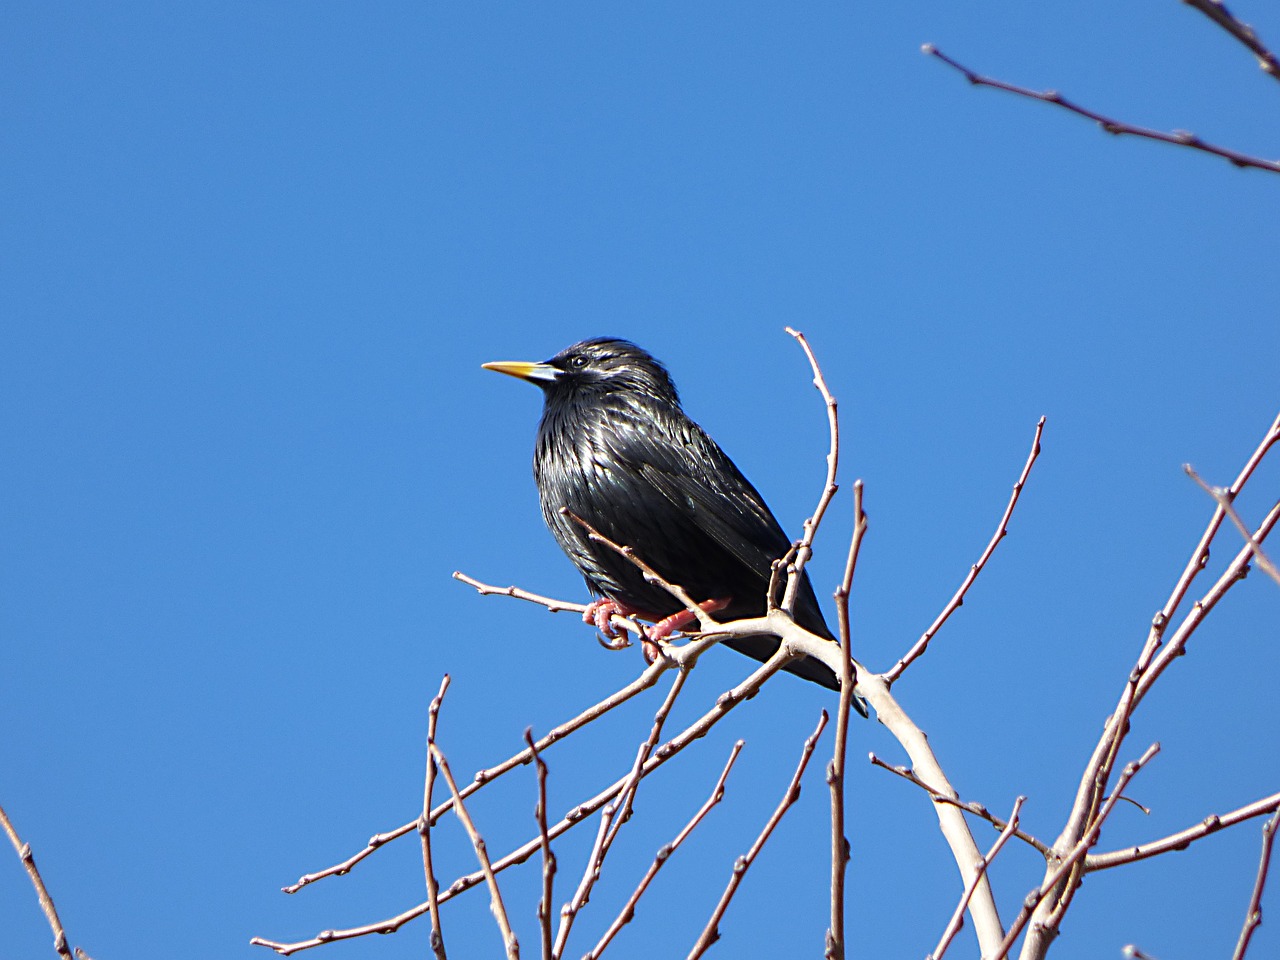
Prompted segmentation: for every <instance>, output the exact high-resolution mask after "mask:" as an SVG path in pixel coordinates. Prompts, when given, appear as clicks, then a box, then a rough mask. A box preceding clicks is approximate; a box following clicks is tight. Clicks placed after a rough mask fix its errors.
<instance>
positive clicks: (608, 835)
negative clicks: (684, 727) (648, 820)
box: [552, 670, 689, 960]
mask: <svg viewBox="0 0 1280 960" xmlns="http://www.w3.org/2000/svg"><path fill="white" fill-rule="evenodd" d="M688 676H689V674H688V672H687V671H685V670H680V671H677V673H676V678H675V680H674V681H672V683H671V689H670V690H669V691H667V696H666V698H665V699H664V700H663V701H662V705H661V706H660V707H659V708H658V712H657V713H656V714H654V717H653V726H652V727H651V728H650V730H649V736H648V737H647V738H646V739H645V741H644V742H643V743H642V744H640V747H639V749H637V750H636V759H635V763H633V764H632V766H631V772H630V773H629V774H627V782H626V785H625V786H624V787H623V788H622V792H621V793H620V794H619V795H618V796H617V797H616V798H614V799H613V800H611V801H610V802H609V803H607V804H606V805H605V807H604V809H603V810H601V811H600V826H599V829H598V830H597V831H596V840H595V844H594V845H593V846H592V848H591V853H590V854H589V855H588V856H587V863H586V868H585V869H584V870H583V873H582V879H581V880H580V881H579V883H578V889H577V890H576V891H575V892H574V895H573V898H572V899H571V900H570V901H569V902H568V903H567V904H565V905H564V907H563V908H562V909H561V911H560V926H559V928H558V929H557V930H556V942H555V946H554V947H553V948H552V957H553V958H555V960H558V958H559V957H561V956H562V955H563V954H564V949H565V944H566V943H567V942H568V939H569V931H570V930H571V929H572V928H573V922H574V920H575V919H576V918H577V916H578V912H579V911H580V910H581V909H582V908H583V907H584V906H585V905H586V903H587V901H588V900H589V899H590V897H591V888H592V887H593V886H595V883H596V881H597V880H599V879H600V872H601V870H603V868H604V860H605V857H607V856H608V855H609V850H610V849H611V848H612V847H613V841H614V840H615V839H617V836H618V831H619V830H620V829H622V825H623V824H624V823H626V822H627V820H628V819H629V818H630V816H631V806H632V803H633V802H634V800H635V795H636V790H637V789H638V788H639V786H640V771H641V770H642V769H643V768H644V762H645V761H646V760H648V759H649V757H650V755H651V754H652V753H653V750H654V748H655V747H656V746H657V745H658V741H659V740H661V739H662V728H663V726H664V725H665V724H666V722H667V716H668V715H669V714H670V713H671V708H672V707H674V706H675V702H676V697H678V696H679V695H680V691H681V690H682V689H684V682H685V679H686V678H687V677H688Z"/></svg>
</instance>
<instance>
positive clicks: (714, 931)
mask: <svg viewBox="0 0 1280 960" xmlns="http://www.w3.org/2000/svg"><path fill="white" fill-rule="evenodd" d="M826 725H827V711H826V710H823V711H822V715H821V717H820V718H819V720H818V726H817V728H816V729H815V730H814V731H813V733H811V734H810V735H809V738H808V739H807V740H805V742H804V748H803V749H802V750H801V751H800V762H799V763H798V764H797V765H796V772H795V774H794V775H793V776H792V777H791V783H789V784H788V785H787V790H786V793H784V794H783V795H782V800H781V801H780V802H779V803H778V806H777V808H776V809H775V810H774V811H773V814H772V816H770V817H769V820H768V822H766V823H765V825H764V829H763V830H761V831H760V836H758V837H756V841H755V843H753V844H752V845H751V849H749V850H748V851H747V852H746V853H745V854H743V855H742V856H740V857H738V859H737V860H735V861H734V863H733V870H732V872H731V873H730V876H729V882H728V884H727V885H726V886H725V888H724V893H723V894H721V896H720V902H719V903H717V904H716V907H715V909H714V910H713V911H712V912H711V919H710V920H708V921H707V925H706V927H704V928H703V931H702V935H701V936H700V937H698V940H697V942H696V943H695V944H694V945H693V949H692V950H690V951H689V956H688V960H698V958H699V957H701V956H702V955H703V954H704V953H706V952H707V948H709V947H710V946H711V945H712V944H713V943H715V942H716V941H717V940H719V939H720V921H721V920H722V919H723V918H724V912H725V911H726V910H727V909H728V908H729V902H730V901H731V900H732V899H733V895H734V894H735V893H737V892H738V887H739V885H741V883H742V878H743V877H744V876H746V873H747V870H748V869H750V867H751V864H752V863H754V862H755V859H756V857H757V856H759V855H760V851H761V850H762V849H763V848H764V845H765V843H766V842H767V841H768V839H769V837H770V835H771V834H772V833H773V831H774V828H775V827H777V825H778V824H779V823H780V822H781V821H782V817H783V815H784V814H785V813H786V812H787V810H789V809H790V808H791V805H792V804H794V803H795V802H796V800H797V799H799V797H800V778H801V777H803V776H804V771H805V767H807V766H808V765H809V758H810V757H812V756H813V750H814V748H815V747H816V746H817V745H818V737H820V736H821V735H822V729H823V727H825V726H826Z"/></svg>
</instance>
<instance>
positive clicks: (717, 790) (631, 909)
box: [583, 740, 743, 960]
mask: <svg viewBox="0 0 1280 960" xmlns="http://www.w3.org/2000/svg"><path fill="white" fill-rule="evenodd" d="M742 745H743V741H741V740H739V741H738V742H737V743H735V744H734V745H733V749H732V750H730V751H729V759H728V761H727V762H726V763H725V765H724V769H723V770H722V771H720V779H718V780H717V781H716V785H715V786H714V787H713V788H712V789H711V796H709V797H708V798H707V799H706V802H704V803H703V804H702V806H701V807H699V808H698V812H697V813H695V814H694V815H693V817H692V818H691V819H690V820H689V822H688V823H686V824H685V825H684V829H682V830H681V831H680V832H679V833H678V834H676V836H675V839H673V840H672V841H671V842H670V843H668V844H665V845H663V846H662V847H660V848H659V849H658V852H657V854H655V855H654V858H653V863H651V864H649V869H648V870H647V871H645V875H644V876H643V877H642V878H641V879H640V883H639V885H638V886H637V887H636V889H635V891H634V892H633V893H632V894H631V896H630V897H629V898H628V899H627V902H626V903H625V904H624V905H623V907H622V911H621V912H620V913H619V914H618V916H617V918H616V919H615V920H614V921H613V923H612V924H610V925H609V929H608V930H606V931H605V932H604V936H602V937H601V938H600V942H599V943H597V944H596V945H595V947H594V948H593V949H592V951H591V952H590V953H588V954H587V955H586V956H585V957H583V960H598V958H599V956H600V954H602V953H603V952H604V949H605V947H607V946H609V943H610V942H611V941H612V940H613V938H614V937H616V936H617V935H618V931H619V930H621V929H622V928H623V927H624V926H626V925H627V924H628V923H630V922H631V920H632V919H633V918H634V917H635V911H636V904H637V903H639V902H640V898H641V897H642V896H644V892H645V890H647V889H648V888H649V884H650V883H652V882H653V878H654V877H656V876H657V875H658V871H659V870H661V869H662V867H663V865H665V864H666V862H667V860H669V859H670V858H671V855H672V854H673V853H675V852H676V850H678V849H679V848H680V844H682V843H684V841H685V839H686V838H687V837H688V836H689V834H691V833H693V831H694V828H695V827H697V826H698V824H700V823H701V822H702V819H703V817H705V816H706V815H707V813H708V812H709V811H710V810H711V808H712V807H714V806H715V805H716V804H717V803H719V802H720V801H721V800H722V799H723V798H724V785H725V781H726V780H728V779H729V771H730V770H732V769H733V762H734V761H735V760H737V759H738V754H739V753H740V752H741V751H742Z"/></svg>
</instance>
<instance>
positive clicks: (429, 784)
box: [418, 673, 449, 960]
mask: <svg viewBox="0 0 1280 960" xmlns="http://www.w3.org/2000/svg"><path fill="white" fill-rule="evenodd" d="M448 689H449V674H447V673H446V674H445V675H444V678H443V679H442V680H441V681H440V692H439V693H437V694H436V695H435V697H434V699H432V701H431V706H430V707H428V708H427V775H426V783H425V784H424V786H423V788H422V817H421V818H420V819H419V820H418V834H419V836H420V837H421V838H422V870H423V873H424V874H425V875H426V880H427V909H428V910H430V912H431V952H432V953H433V954H435V957H436V960H447V956H446V954H445V949H444V931H443V930H442V929H441V927H440V903H439V897H440V884H439V883H437V882H436V874H435V869H434V868H433V867H432V864H431V792H432V790H433V789H434V787H435V780H436V761H435V757H433V756H432V755H431V748H432V746H433V745H434V744H435V742H436V721H437V720H438V719H439V717H440V704H441V703H443V702H444V695H445V691H447V690H448Z"/></svg>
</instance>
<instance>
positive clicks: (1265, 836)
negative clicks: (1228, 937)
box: [1231, 813, 1280, 960]
mask: <svg viewBox="0 0 1280 960" xmlns="http://www.w3.org/2000/svg"><path fill="white" fill-rule="evenodd" d="M1277 826H1280V813H1275V814H1272V816H1271V819H1270V820H1268V821H1267V822H1266V823H1265V824H1263V825H1262V855H1261V858H1260V862H1259V864H1258V877H1257V879H1256V880H1254V882H1253V893H1252V894H1251V895H1250V896H1249V909H1248V910H1246V911H1245V914H1244V927H1243V928H1242V929H1241V930H1240V940H1239V942H1237V943H1236V949H1235V952H1234V953H1233V954H1232V955H1231V960H1244V955H1245V953H1246V952H1247V951H1248V949H1249V941H1250V940H1252V939H1253V932H1254V931H1255V930H1257V929H1258V927H1259V926H1261V925H1262V890H1263V888H1264V887H1265V886H1266V885H1267V871H1268V870H1270V869H1271V848H1272V844H1274V843H1275V839H1276V827H1277Z"/></svg>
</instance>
